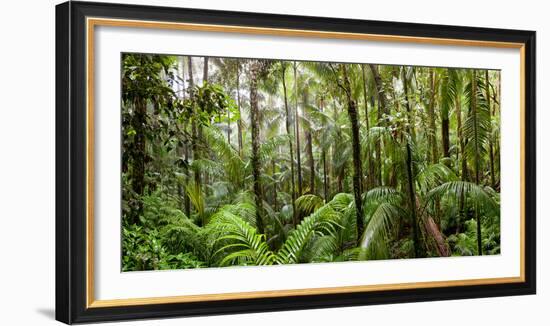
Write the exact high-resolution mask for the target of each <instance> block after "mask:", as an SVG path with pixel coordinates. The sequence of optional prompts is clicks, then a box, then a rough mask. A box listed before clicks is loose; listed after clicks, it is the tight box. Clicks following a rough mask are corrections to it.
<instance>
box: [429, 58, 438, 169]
mask: <svg viewBox="0 0 550 326" xmlns="http://www.w3.org/2000/svg"><path fill="white" fill-rule="evenodd" d="M436 85H437V77H436V76H435V69H433V68H430V103H429V104H428V120H429V123H430V130H428V143H429V144H430V148H431V152H430V154H431V157H430V161H431V163H437V161H438V159H437V144H436V137H435V135H436V133H437V127H436V125H435V100H436V96H435V93H436V91H435V90H436Z"/></svg>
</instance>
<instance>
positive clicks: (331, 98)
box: [56, 1, 536, 324]
mask: <svg viewBox="0 0 550 326" xmlns="http://www.w3.org/2000/svg"><path fill="white" fill-rule="evenodd" d="M56 35H57V37H56V215H57V216H56V318H57V319H58V320H59V321H62V322H65V323H68V324H71V323H80V322H96V321H110V320H122V319H136V318H158V317H174V316H192V315H205V314H221V313H246V312H257V311H275V310H285V309H307V308H320V307H337V306H350V305H365V304H382V303H397V302H412V301H426V300H446V299H460V298H475V297H491V296H504V295H522V294H534V293H535V289H536V286H535V283H536V278H535V269H536V268H535V243H536V240H535V180H536V179H535V32H533V31H518V30H503V29H488V28H477V27H458V26H440V25H423V24H410V23H396V22H380V21H362V20H347V19H336V18H321V17H301V16H285V15H271V14H257V13H242V12H225V11H212V10H197V9H183V8H166V7H148V6H138V5H118V4H101V3H91V2H75V1H71V2H67V3H63V4H60V5H58V6H57V7H56Z"/></svg>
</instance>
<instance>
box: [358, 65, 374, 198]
mask: <svg viewBox="0 0 550 326" xmlns="http://www.w3.org/2000/svg"><path fill="white" fill-rule="evenodd" d="M361 73H362V74H361V75H362V77H363V102H364V104H365V129H366V131H365V135H367V138H368V137H369V132H370V124H369V105H368V102H369V101H368V95H367V74H366V72H365V65H361ZM366 147H367V148H366V149H365V157H366V160H365V161H366V162H365V163H366V164H367V171H368V172H367V177H366V180H365V187H364V189H365V191H369V189H370V188H372V184H373V182H372V178H373V176H374V171H373V165H372V163H371V155H370V146H369V142H368V141H367V146H366Z"/></svg>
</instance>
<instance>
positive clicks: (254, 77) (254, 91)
mask: <svg viewBox="0 0 550 326" xmlns="http://www.w3.org/2000/svg"><path fill="white" fill-rule="evenodd" d="M259 70H260V63H259V62H258V61H257V60H254V61H253V62H252V63H251V64H250V126H251V134H252V135H251V136H252V157H251V159H250V160H251V163H252V176H253V178H254V199H255V204H256V227H257V228H258V231H259V233H264V224H263V220H262V212H263V197H262V185H261V181H260V177H261V172H260V156H259V150H260V139H259V137H260V113H259V110H258V76H259V74H260V71H259Z"/></svg>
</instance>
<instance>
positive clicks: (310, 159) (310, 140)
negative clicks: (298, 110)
mask: <svg viewBox="0 0 550 326" xmlns="http://www.w3.org/2000/svg"><path fill="white" fill-rule="evenodd" d="M303 92H304V104H303V106H304V113H303V114H304V117H305V118H307V105H308V103H309V98H308V95H309V94H308V90H307V89H304V90H303ZM305 137H306V155H307V162H308V166H309V182H308V183H309V192H310V193H311V194H315V161H314V159H313V137H312V135H311V130H310V129H309V128H307V129H305Z"/></svg>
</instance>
